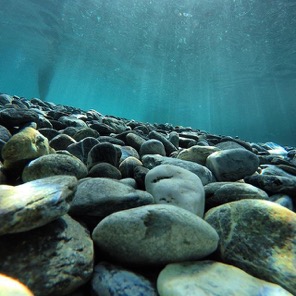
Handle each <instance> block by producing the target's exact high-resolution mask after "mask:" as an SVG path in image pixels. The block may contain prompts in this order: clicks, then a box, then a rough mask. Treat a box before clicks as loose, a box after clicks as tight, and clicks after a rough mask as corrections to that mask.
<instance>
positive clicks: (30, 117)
mask: <svg viewBox="0 0 296 296" xmlns="http://www.w3.org/2000/svg"><path fill="white" fill-rule="evenodd" d="M38 119H39V117H38V114H37V113H36V112H34V111H31V110H27V109H18V108H4V109H2V110H0V125H3V126H5V127H6V128H9V127H14V126H22V125H24V124H26V123H30V122H36V123H37V122H38Z"/></svg>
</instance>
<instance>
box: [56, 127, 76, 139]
mask: <svg viewBox="0 0 296 296" xmlns="http://www.w3.org/2000/svg"><path fill="white" fill-rule="evenodd" d="M79 129H80V128H79V127H74V126H67V127H65V128H64V129H63V130H62V131H60V132H62V133H63V134H65V135H68V136H70V137H73V136H74V135H75V134H76V133H77V132H78V131H79Z"/></svg>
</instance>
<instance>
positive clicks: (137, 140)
mask: <svg viewBox="0 0 296 296" xmlns="http://www.w3.org/2000/svg"><path fill="white" fill-rule="evenodd" d="M126 142H127V144H128V145H130V146H132V147H133V148H134V149H136V150H137V151H139V150H140V148H141V145H142V144H143V143H145V139H143V138H142V137H141V136H139V135H137V134H136V133H128V134H127V135H126Z"/></svg>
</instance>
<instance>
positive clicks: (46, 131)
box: [38, 128, 60, 141]
mask: <svg viewBox="0 0 296 296" xmlns="http://www.w3.org/2000/svg"><path fill="white" fill-rule="evenodd" d="M38 131H39V133H40V134H42V135H43V136H44V137H46V138H47V139H48V140H49V141H50V140H51V139H53V138H54V137H55V136H57V135H59V134H60V132H59V131H57V130H56V129H53V128H40V129H38Z"/></svg>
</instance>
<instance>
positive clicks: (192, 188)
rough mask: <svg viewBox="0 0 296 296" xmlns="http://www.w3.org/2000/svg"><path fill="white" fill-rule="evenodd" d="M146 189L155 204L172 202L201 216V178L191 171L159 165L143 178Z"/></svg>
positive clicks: (202, 189)
mask: <svg viewBox="0 0 296 296" xmlns="http://www.w3.org/2000/svg"><path fill="white" fill-rule="evenodd" d="M145 187H146V190H147V191H148V192H149V193H151V194H152V195H153V197H154V200H155V203H157V204H172V205H175V206H178V207H181V208H183V209H185V210H187V211H190V212H192V213H193V214H196V215H198V216H200V217H203V214H204V209H205V192H204V188H203V185H202V183H201V180H200V178H199V177H198V176H196V175H195V174H193V173H192V172H190V171H188V170H185V169H183V168H181V167H177V166H174V165H168V164H165V165H159V166H156V167H155V168H153V169H152V170H150V171H149V172H148V173H147V175H146V178H145Z"/></svg>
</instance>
